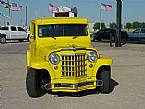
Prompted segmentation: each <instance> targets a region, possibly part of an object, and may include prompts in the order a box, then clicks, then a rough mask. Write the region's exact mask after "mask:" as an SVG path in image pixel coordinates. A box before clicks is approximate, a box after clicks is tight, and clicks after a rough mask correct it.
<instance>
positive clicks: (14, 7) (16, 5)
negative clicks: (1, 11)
mask: <svg viewBox="0 0 145 109" xmlns="http://www.w3.org/2000/svg"><path fill="white" fill-rule="evenodd" d="M11 10H12V11H21V10H22V6H20V5H18V4H16V3H12V5H11Z"/></svg>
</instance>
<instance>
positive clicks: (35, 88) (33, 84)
mask: <svg viewBox="0 0 145 109" xmlns="http://www.w3.org/2000/svg"><path fill="white" fill-rule="evenodd" d="M26 89H27V93H28V95H29V96H30V97H33V98H36V97H41V96H42V95H44V94H45V91H44V90H43V89H42V88H41V80H40V77H39V74H38V72H37V71H36V70H35V69H32V68H28V69H27V77H26Z"/></svg>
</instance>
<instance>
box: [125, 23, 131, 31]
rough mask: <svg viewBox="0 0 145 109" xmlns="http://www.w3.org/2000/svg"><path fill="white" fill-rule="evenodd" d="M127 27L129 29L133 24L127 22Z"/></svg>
mask: <svg viewBox="0 0 145 109" xmlns="http://www.w3.org/2000/svg"><path fill="white" fill-rule="evenodd" d="M125 28H126V29H128V31H129V29H131V28H132V24H131V23H129V22H128V23H126V25H125Z"/></svg>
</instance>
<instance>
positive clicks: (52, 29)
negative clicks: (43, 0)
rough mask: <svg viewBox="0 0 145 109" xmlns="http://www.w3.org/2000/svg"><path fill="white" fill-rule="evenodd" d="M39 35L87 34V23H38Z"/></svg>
mask: <svg viewBox="0 0 145 109" xmlns="http://www.w3.org/2000/svg"><path fill="white" fill-rule="evenodd" d="M38 35H39V37H52V36H87V35H88V29H87V24H50V25H38Z"/></svg>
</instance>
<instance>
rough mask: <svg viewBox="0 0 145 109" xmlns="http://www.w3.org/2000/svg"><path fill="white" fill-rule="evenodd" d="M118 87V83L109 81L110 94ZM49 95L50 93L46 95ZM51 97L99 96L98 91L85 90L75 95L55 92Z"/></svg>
mask: <svg viewBox="0 0 145 109" xmlns="http://www.w3.org/2000/svg"><path fill="white" fill-rule="evenodd" d="M117 85H119V83H118V82H116V81H115V80H113V79H111V80H110V93H111V92H113V90H114V89H115V86H117ZM48 94H50V93H48ZM51 94H52V95H55V96H58V97H64V96H67V97H83V96H88V95H94V94H99V91H98V90H97V89H92V90H85V91H81V92H77V93H70V92H68V93H66V92H57V93H51ZM108 94H109V93H108Z"/></svg>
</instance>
